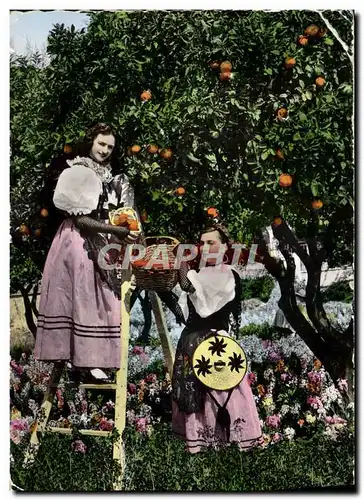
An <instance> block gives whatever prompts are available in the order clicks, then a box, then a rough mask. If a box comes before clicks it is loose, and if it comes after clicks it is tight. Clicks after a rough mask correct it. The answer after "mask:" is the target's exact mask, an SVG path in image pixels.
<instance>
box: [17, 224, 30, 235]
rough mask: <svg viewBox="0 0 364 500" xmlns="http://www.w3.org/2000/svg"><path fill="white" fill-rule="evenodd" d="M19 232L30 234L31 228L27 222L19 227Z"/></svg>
mask: <svg viewBox="0 0 364 500" xmlns="http://www.w3.org/2000/svg"><path fill="white" fill-rule="evenodd" d="M19 232H20V233H21V234H30V229H29V227H28V226H26V225H25V224H20V227H19Z"/></svg>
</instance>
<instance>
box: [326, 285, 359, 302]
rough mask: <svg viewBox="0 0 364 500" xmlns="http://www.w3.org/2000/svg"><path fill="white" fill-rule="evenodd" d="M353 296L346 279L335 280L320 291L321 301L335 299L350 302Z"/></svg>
mask: <svg viewBox="0 0 364 500" xmlns="http://www.w3.org/2000/svg"><path fill="white" fill-rule="evenodd" d="M353 297H354V294H353V290H352V289H351V288H350V285H349V283H348V282H347V281H335V282H334V283H331V285H329V286H328V287H327V288H326V289H325V290H324V291H323V292H322V300H323V302H330V301H337V302H346V303H347V304H350V302H352V301H353Z"/></svg>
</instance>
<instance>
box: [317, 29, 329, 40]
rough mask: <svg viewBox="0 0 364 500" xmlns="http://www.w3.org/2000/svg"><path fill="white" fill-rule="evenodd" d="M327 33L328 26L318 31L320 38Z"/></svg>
mask: <svg viewBox="0 0 364 500" xmlns="http://www.w3.org/2000/svg"><path fill="white" fill-rule="evenodd" d="M326 33H327V28H320V29H319V31H318V33H317V36H318V38H323V37H324V36H325V35H326Z"/></svg>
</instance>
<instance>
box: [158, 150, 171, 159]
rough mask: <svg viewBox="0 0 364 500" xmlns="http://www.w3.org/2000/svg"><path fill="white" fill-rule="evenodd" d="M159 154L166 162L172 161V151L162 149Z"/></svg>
mask: <svg viewBox="0 0 364 500" xmlns="http://www.w3.org/2000/svg"><path fill="white" fill-rule="evenodd" d="M159 154H160V155H161V157H162V158H164V159H165V160H170V159H171V158H172V156H173V151H172V150H171V149H162V150H161V151H160V153H159Z"/></svg>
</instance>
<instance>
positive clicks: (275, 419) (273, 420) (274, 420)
mask: <svg viewBox="0 0 364 500" xmlns="http://www.w3.org/2000/svg"><path fill="white" fill-rule="evenodd" d="M265 423H266V424H267V426H268V427H271V428H272V429H278V427H279V426H280V424H281V416H280V415H270V416H269V417H267V418H266V419H265Z"/></svg>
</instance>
